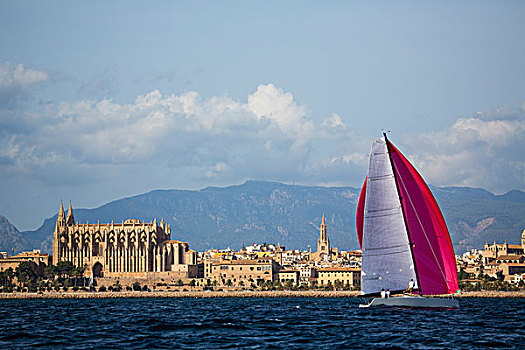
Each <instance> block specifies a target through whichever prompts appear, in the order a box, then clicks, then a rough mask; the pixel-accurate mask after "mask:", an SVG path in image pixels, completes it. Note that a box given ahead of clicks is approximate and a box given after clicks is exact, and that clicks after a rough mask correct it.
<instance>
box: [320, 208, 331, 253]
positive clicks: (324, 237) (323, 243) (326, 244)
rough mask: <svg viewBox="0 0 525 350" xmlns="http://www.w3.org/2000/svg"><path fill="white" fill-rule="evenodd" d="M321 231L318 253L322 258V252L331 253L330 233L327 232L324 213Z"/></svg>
mask: <svg viewBox="0 0 525 350" xmlns="http://www.w3.org/2000/svg"><path fill="white" fill-rule="evenodd" d="M319 231H320V232H319V239H317V255H318V256H319V258H321V255H322V254H326V255H329V254H330V240H329V239H328V234H327V233H326V223H325V220H324V214H323V220H322V222H321V227H320V229H319Z"/></svg>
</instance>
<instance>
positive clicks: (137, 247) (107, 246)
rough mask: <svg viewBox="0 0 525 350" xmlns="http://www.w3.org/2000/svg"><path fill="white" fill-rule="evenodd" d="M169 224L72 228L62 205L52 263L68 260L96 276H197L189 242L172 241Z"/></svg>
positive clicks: (130, 222)
mask: <svg viewBox="0 0 525 350" xmlns="http://www.w3.org/2000/svg"><path fill="white" fill-rule="evenodd" d="M170 235H171V229H170V225H167V224H165V223H164V220H161V221H160V223H158V222H157V219H155V220H153V222H149V223H146V222H144V221H142V222H141V221H140V220H136V219H130V220H126V221H123V222H122V223H116V224H115V223H114V222H111V223H109V224H101V223H100V222H97V223H96V224H95V223H93V224H90V223H89V222H86V223H85V224H82V223H80V222H77V223H75V219H74V216H73V209H72V207H71V203H70V204H69V210H68V214H67V217H66V215H65V213H64V207H63V205H62V203H60V209H59V213H58V218H57V221H56V224H55V231H54V233H53V264H54V265H56V264H57V263H58V262H59V261H71V262H72V263H73V265H75V266H86V267H87V269H86V275H93V276H94V277H150V275H152V274H156V275H157V276H163V275H166V277H167V276H170V277H174V278H193V277H197V273H198V272H197V271H198V267H197V254H196V252H195V251H193V250H191V249H189V246H188V243H185V242H180V241H173V240H170Z"/></svg>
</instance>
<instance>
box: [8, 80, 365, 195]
mask: <svg viewBox="0 0 525 350" xmlns="http://www.w3.org/2000/svg"><path fill="white" fill-rule="evenodd" d="M308 113H309V111H308V108H306V107H305V106H303V105H301V104H299V103H298V102H297V101H296V100H295V99H294V98H293V95H292V94H291V93H289V92H285V91H284V90H282V89H279V88H277V87H275V86H274V85H272V84H268V85H259V86H258V87H257V90H256V91H255V92H254V93H253V94H250V95H248V96H247V98H246V101H245V102H242V101H235V100H233V99H232V98H231V97H229V96H227V95H223V96H213V97H211V98H208V99H204V98H202V97H201V96H200V95H199V93H197V92H194V91H190V92H186V93H183V94H167V95H163V94H162V93H161V92H160V91H158V90H153V91H151V92H149V93H147V94H145V95H142V96H138V97H137V98H136V99H135V101H134V102H133V103H130V104H119V103H115V102H113V101H111V100H108V99H102V100H81V101H78V102H75V103H72V102H61V103H59V104H57V105H54V106H49V105H48V106H46V107H45V110H44V111H42V112H41V113H40V114H38V115H34V114H33V115H29V114H27V113H22V112H20V113H16V114H9V115H7V117H6V122H5V125H8V126H9V128H7V129H9V130H8V131H7V132H6V133H5V135H3V136H2V135H0V161H1V162H2V163H3V166H2V168H1V169H0V177H4V178H6V177H7V176H16V175H17V174H22V173H24V174H27V175H29V176H32V177H33V178H38V179H40V180H42V181H51V182H52V181H55V182H60V181H66V182H71V181H73V180H72V179H71V178H70V177H77V178H78V179H77V180H78V181H79V182H82V181H84V179H85V178H88V177H89V178H90V180H93V176H95V177H97V178H100V181H114V179H113V178H107V179H104V176H105V175H104V172H106V173H107V174H108V175H106V176H109V174H111V176H115V174H118V175H117V176H121V177H122V181H126V178H130V179H131V178H132V177H133V174H129V173H128V172H129V171H130V168H131V169H132V170H131V171H132V172H137V173H139V172H141V173H144V172H146V173H147V172H149V171H150V172H152V174H153V175H152V176H151V177H150V179H151V181H154V177H155V175H154V174H156V173H158V172H159V171H168V172H172V173H174V174H175V175H174V176H175V177H174V183H173V187H184V186H186V185H187V184H186V183H177V182H180V181H186V182H192V183H199V181H200V185H202V186H205V185H209V183H207V181H208V180H209V179H213V181H216V182H219V183H237V182H240V181H243V180H244V179H247V178H251V179H273V180H280V181H300V182H309V183H315V182H317V181H325V182H333V181H338V179H339V178H340V174H341V173H342V172H344V170H348V169H351V168H352V167H354V168H356V169H357V168H359V165H357V164H355V163H353V158H348V157H346V156H345V155H346V154H348V153H351V151H352V150H353V146H352V145H353V144H354V143H355V140H356V138H355V137H353V134H352V133H351V131H349V130H347V128H346V126H344V123H343V122H342V119H341V117H339V116H337V115H336V114H334V115H332V116H331V117H329V118H327V119H326V120H327V121H326V120H325V121H324V122H322V123H320V124H316V123H315V122H314V121H313V120H312V118H311V117H310V116H309V115H308ZM27 125H31V127H27ZM342 126H343V127H342ZM363 150H364V149H363ZM334 157H339V158H341V157H343V158H341V159H344V160H343V161H341V162H338V163H337V164H333V163H331V162H330V159H332V158H334ZM345 157H346V158H345ZM58 169H63V170H61V171H59V170H58ZM183 173H184V174H191V175H190V176H191V177H190V178H188V177H187V176H186V178H184V179H182V180H181V178H182V175H180V174H183ZM359 176H361V175H359ZM345 178H346V177H345ZM319 179H320V180H319ZM129 181H131V180H129ZM152 186H154V185H152Z"/></svg>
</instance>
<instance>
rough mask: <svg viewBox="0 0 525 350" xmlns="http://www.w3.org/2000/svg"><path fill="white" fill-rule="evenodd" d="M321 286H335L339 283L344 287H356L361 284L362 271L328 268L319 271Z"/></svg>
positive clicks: (318, 279)
mask: <svg viewBox="0 0 525 350" xmlns="http://www.w3.org/2000/svg"><path fill="white" fill-rule="evenodd" d="M317 276H318V277H317V283H318V284H319V286H326V285H332V286H333V285H335V283H336V282H337V281H338V282H339V283H341V284H342V286H349V287H354V286H356V285H359V284H360V283H361V270H359V269H354V268H345V267H327V268H322V269H319V270H317Z"/></svg>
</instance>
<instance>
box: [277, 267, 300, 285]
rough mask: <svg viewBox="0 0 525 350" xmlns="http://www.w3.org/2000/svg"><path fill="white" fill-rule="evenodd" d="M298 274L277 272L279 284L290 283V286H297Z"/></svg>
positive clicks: (295, 271) (297, 272) (290, 271)
mask: <svg viewBox="0 0 525 350" xmlns="http://www.w3.org/2000/svg"><path fill="white" fill-rule="evenodd" d="M299 278H300V273H299V271H298V270H281V271H279V282H281V283H282V284H286V283H287V282H291V284H292V286H298V285H299V282H300V280H299Z"/></svg>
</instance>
